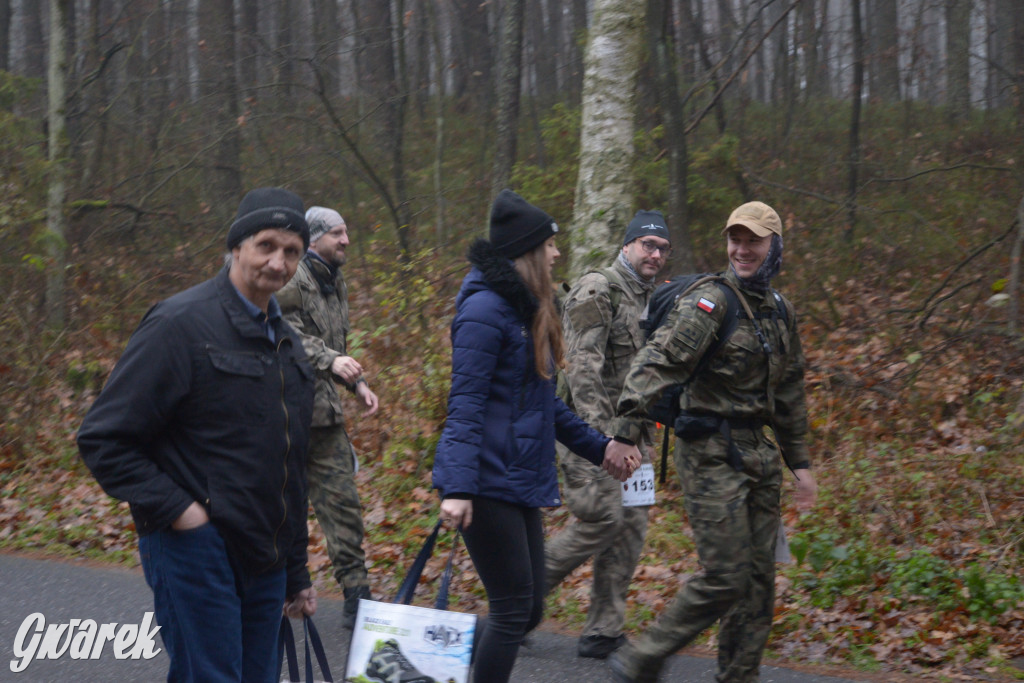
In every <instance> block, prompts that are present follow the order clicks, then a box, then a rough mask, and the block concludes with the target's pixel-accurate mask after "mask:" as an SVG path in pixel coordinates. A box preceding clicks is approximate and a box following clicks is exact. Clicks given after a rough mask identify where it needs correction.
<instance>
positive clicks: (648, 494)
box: [622, 462, 654, 507]
mask: <svg viewBox="0 0 1024 683" xmlns="http://www.w3.org/2000/svg"><path fill="white" fill-rule="evenodd" d="M622 504H623V505H624V506H625V507H636V506H638V505H654V465H652V464H651V463H649V462H645V463H643V464H642V465H640V467H638V468H637V469H636V471H635V472H633V476H631V477H630V478H629V479H627V480H626V481H624V482H622Z"/></svg>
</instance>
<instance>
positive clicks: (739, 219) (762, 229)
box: [722, 202, 782, 237]
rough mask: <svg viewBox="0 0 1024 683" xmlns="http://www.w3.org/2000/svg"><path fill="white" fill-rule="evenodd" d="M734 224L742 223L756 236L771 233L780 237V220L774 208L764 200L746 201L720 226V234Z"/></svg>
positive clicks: (764, 235) (765, 235)
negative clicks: (723, 225)
mask: <svg viewBox="0 0 1024 683" xmlns="http://www.w3.org/2000/svg"><path fill="white" fill-rule="evenodd" d="M734 225H742V226H743V227H745V228H747V229H748V230H750V231H751V232H752V233H754V234H755V235H757V236H758V237H767V236H768V235H771V234H772V233H774V234H776V235H778V236H779V237H782V220H781V219H780V218H779V214H777V213H775V209H773V208H772V207H770V206H768V205H767V204H765V203H764V202H747V203H746V204H744V205H742V206H740V207H738V208H737V209H736V210H734V211H733V212H732V213H731V214H729V220H727V221H726V222H725V227H724V228H722V234H723V235H724V234H725V233H726V232H728V230H729V228H731V227H732V226H734Z"/></svg>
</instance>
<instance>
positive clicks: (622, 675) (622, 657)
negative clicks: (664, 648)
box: [608, 647, 662, 683]
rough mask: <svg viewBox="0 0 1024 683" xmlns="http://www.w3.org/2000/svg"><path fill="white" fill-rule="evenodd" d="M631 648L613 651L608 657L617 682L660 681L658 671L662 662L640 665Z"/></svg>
mask: <svg viewBox="0 0 1024 683" xmlns="http://www.w3.org/2000/svg"><path fill="white" fill-rule="evenodd" d="M629 650H630V648H628V647H627V648H625V649H624V650H619V651H618V652H614V653H612V655H611V656H610V657H609V658H608V668H609V669H610V670H611V672H612V680H613V681H614V682H615V683H658V672H659V671H660V670H661V665H662V662H660V661H659V662H657V663H654V664H651V665H647V666H644V665H638V664H637V663H636V662H635V661H634V660H633V659H632V658H631V657H630V653H629Z"/></svg>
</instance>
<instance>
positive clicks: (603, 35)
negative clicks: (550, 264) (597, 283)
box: [570, 0, 646, 278]
mask: <svg viewBox="0 0 1024 683" xmlns="http://www.w3.org/2000/svg"><path fill="white" fill-rule="evenodd" d="M644 5H645V3H642V2H636V0H595V2H594V14H593V22H592V24H591V28H590V35H589V37H588V39H587V51H586V56H585V57H584V65H583V69H584V71H583V103H582V112H581V122H580V164H579V177H578V179H577V183H576V202H575V213H574V215H573V230H572V235H571V251H570V274H571V275H572V276H573V277H574V278H575V277H577V276H579V275H580V274H582V273H584V272H586V271H587V270H588V269H589V268H592V267H595V266H599V265H604V264H606V263H607V261H608V260H609V258H610V257H611V255H612V254H614V253H615V250H616V247H617V245H618V243H619V240H621V238H622V234H623V232H624V231H625V228H626V224H627V223H628V222H629V219H630V217H631V215H632V205H633V183H632V180H633V179H632V164H633V115H634V111H633V110H634V104H635V100H636V93H635V91H634V83H635V81H636V75H637V72H638V70H639V67H640V49H641V46H642V45H643V44H644V18H645V17H644V15H645V10H646V8H645V6H644Z"/></svg>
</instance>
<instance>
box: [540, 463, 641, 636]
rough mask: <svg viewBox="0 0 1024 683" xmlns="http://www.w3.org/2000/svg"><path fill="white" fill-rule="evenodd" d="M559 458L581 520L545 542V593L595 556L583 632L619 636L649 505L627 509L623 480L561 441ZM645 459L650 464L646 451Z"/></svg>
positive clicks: (574, 511)
mask: <svg viewBox="0 0 1024 683" xmlns="http://www.w3.org/2000/svg"><path fill="white" fill-rule="evenodd" d="M558 459H559V463H560V465H561V468H562V473H563V474H564V476H565V487H564V489H563V495H564V498H565V503H566V505H567V506H568V507H569V510H570V511H571V512H572V514H573V515H574V516H575V519H574V520H572V521H571V522H570V523H569V525H568V526H567V527H566V528H565V529H563V530H562V532H561V533H559V534H558V535H557V536H555V537H554V538H552V539H551V540H549V541H548V542H547V544H546V546H545V550H544V569H545V573H546V575H547V585H546V586H545V593H549V592H551V590H552V589H553V588H554V587H555V586H557V585H558V584H560V583H561V582H562V580H563V579H564V578H565V577H566V576H567V575H568V574H569V572H571V571H572V570H574V569H575V568H576V567H578V566H580V565H581V564H583V563H584V562H586V561H587V560H588V559H590V558H591V557H593V558H594V579H593V583H592V584H591V587H590V607H589V609H588V610H587V623H586V624H584V626H583V633H582V635H583V636H592V635H600V636H608V637H611V638H614V637H617V636H618V635H620V634H621V633H622V626H623V624H625V621H626V592H627V591H628V590H629V583H630V581H631V580H632V579H633V570H634V569H636V563H637V560H638V559H639V558H640V552H641V551H642V550H643V547H644V537H645V536H646V534H647V510H648V508H647V507H646V506H642V507H623V505H622V484H620V483H619V482H618V481H616V480H615V479H613V478H612V477H611V476H610V475H609V474H608V473H607V472H605V471H604V470H602V469H601V468H600V467H597V466H595V465H593V464H591V463H590V462H589V461H587V460H584V459H583V458H581V457H579V456H576V455H573V454H572V453H570V452H569V451H568V450H566V449H565V447H563V446H562V445H561V444H559V445H558ZM644 462H649V458H648V457H647V454H646V452H645V453H644Z"/></svg>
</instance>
